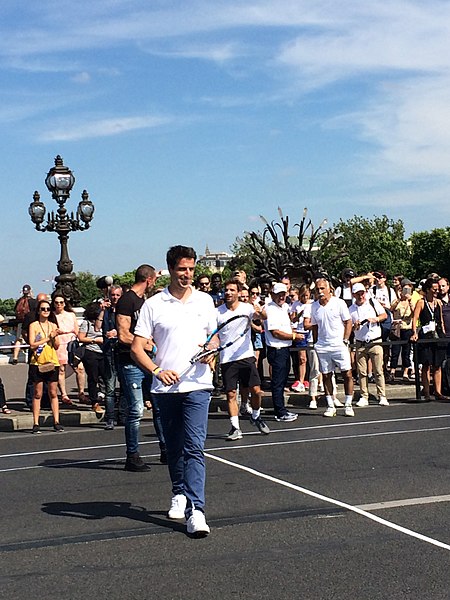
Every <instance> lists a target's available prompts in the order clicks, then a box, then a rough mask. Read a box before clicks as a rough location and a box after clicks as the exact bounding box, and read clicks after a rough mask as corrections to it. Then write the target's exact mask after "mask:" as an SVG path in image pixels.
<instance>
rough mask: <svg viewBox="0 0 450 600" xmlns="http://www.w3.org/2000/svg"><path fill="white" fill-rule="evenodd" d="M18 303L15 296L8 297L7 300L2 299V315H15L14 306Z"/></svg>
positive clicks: (0, 308) (0, 307) (0, 303)
mask: <svg viewBox="0 0 450 600" xmlns="http://www.w3.org/2000/svg"><path fill="white" fill-rule="evenodd" d="M15 305H16V301H15V300H14V298H6V299H5V300H0V315H3V316H4V317H6V316H13V315H14V306H15Z"/></svg>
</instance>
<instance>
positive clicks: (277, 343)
mask: <svg viewBox="0 0 450 600" xmlns="http://www.w3.org/2000/svg"><path fill="white" fill-rule="evenodd" d="M266 315H267V319H266V320H265V321H264V331H265V332H266V344H267V345H268V346H270V347H271V348H289V346H292V340H279V339H278V338H275V337H273V335H272V334H271V331H274V330H275V329H278V330H279V331H283V332H284V333H292V324H291V319H290V318H289V304H286V303H284V304H283V305H282V306H279V305H278V304H276V302H274V301H273V300H272V301H271V302H269V304H267V306H266Z"/></svg>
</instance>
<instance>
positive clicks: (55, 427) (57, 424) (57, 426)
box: [53, 423, 64, 431]
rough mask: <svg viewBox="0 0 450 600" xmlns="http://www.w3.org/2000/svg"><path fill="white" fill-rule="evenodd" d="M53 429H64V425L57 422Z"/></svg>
mask: <svg viewBox="0 0 450 600" xmlns="http://www.w3.org/2000/svg"><path fill="white" fill-rule="evenodd" d="M53 431H64V427H63V426H62V425H61V423H55V424H54V425H53Z"/></svg>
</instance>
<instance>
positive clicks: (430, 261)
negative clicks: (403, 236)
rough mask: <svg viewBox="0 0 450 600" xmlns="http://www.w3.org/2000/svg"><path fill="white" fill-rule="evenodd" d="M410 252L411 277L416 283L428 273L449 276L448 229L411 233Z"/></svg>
mask: <svg viewBox="0 0 450 600" xmlns="http://www.w3.org/2000/svg"><path fill="white" fill-rule="evenodd" d="M410 251H411V266H412V276H413V277H414V278H415V279H416V280H417V281H418V280H420V279H423V278H424V277H426V276H427V275H428V274H429V273H439V275H442V276H444V277H449V276H450V227H445V228H441V229H433V230H432V231H421V232H420V233H413V234H412V235H411V238H410Z"/></svg>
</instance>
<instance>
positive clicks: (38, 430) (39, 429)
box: [31, 425, 41, 433]
mask: <svg viewBox="0 0 450 600" xmlns="http://www.w3.org/2000/svg"><path fill="white" fill-rule="evenodd" d="M31 433H41V428H40V427H39V425H33V429H32V430H31Z"/></svg>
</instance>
